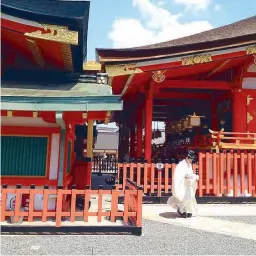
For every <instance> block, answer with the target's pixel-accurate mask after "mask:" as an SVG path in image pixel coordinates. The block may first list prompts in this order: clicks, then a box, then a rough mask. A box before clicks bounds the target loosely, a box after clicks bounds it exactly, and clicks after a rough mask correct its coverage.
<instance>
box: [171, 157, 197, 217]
mask: <svg viewBox="0 0 256 256" xmlns="http://www.w3.org/2000/svg"><path fill="white" fill-rule="evenodd" d="M198 179H199V177H198V175H195V174H193V170H192V165H191V164H189V163H187V161H186V160H185V159H184V160H183V161H181V162H180V163H179V164H178V165H177V166H176V168H175V170H174V177H173V179H172V196H171V197H170V198H169V199H168V201H167V204H168V205H170V206H172V207H173V208H174V209H179V210H180V212H181V213H183V212H186V213H196V212H197V202H196V198H195V194H196V188H197V180H198Z"/></svg>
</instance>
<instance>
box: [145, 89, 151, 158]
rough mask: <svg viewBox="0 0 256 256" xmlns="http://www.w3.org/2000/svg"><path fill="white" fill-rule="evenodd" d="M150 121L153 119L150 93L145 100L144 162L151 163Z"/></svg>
mask: <svg viewBox="0 0 256 256" xmlns="http://www.w3.org/2000/svg"><path fill="white" fill-rule="evenodd" d="M152 119H153V95H152V92H149V93H147V94H146V99H145V160H146V161H147V162H148V163H151V154H152V147H151V141H152Z"/></svg>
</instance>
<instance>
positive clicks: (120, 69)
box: [106, 63, 143, 76]
mask: <svg viewBox="0 0 256 256" xmlns="http://www.w3.org/2000/svg"><path fill="white" fill-rule="evenodd" d="M106 72H107V73H108V75H109V76H122V75H132V74H135V73H142V72H143V71H142V70H141V69H139V68H136V64H135V63H133V64H120V65H106Z"/></svg>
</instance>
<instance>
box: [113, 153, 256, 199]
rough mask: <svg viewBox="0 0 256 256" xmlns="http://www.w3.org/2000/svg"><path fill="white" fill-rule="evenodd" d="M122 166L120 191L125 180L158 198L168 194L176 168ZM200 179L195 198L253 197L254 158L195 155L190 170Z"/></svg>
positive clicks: (255, 183) (255, 184)
mask: <svg viewBox="0 0 256 256" xmlns="http://www.w3.org/2000/svg"><path fill="white" fill-rule="evenodd" d="M156 167H157V165H156V164H140V163H122V164H118V181H119V184H118V186H119V187H120V188H124V187H125V186H126V179H127V178H129V179H131V180H133V181H135V182H136V183H137V184H138V185H141V186H142V187H143V192H144V193H147V194H157V196H162V195H164V194H169V193H170V192H171V184H172V177H173V173H174V170H175V167H176V164H163V168H161V169H157V168H156ZM197 169H198V174H199V176H200V179H199V182H198V191H197V193H198V196H200V197H203V196H207V195H212V196H224V195H225V196H235V197H238V196H254V197H255V196H256V154H255V152H251V153H239V152H235V153H232V152H228V153H199V161H198V164H194V165H193V170H194V172H196V170H197Z"/></svg>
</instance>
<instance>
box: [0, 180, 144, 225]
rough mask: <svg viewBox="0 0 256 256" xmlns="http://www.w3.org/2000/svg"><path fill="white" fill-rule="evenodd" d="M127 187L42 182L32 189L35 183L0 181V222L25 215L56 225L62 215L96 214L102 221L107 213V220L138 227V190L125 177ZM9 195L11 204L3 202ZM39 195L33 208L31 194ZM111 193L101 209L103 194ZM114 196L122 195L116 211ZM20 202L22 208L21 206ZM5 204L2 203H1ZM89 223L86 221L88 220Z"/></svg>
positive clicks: (86, 217)
mask: <svg viewBox="0 0 256 256" xmlns="http://www.w3.org/2000/svg"><path fill="white" fill-rule="evenodd" d="M127 184H129V185H128V187H127V189H125V190H124V191H121V190H117V189H116V187H115V186H113V188H112V190H103V189H102V188H99V189H98V190H91V189H89V188H87V189H79V190H78V189H76V187H75V186H73V188H72V189H63V187H58V188H56V189H49V188H48V187H47V186H45V188H44V189H35V186H33V185H32V186H31V188H29V189H24V188H21V186H20V185H17V187H16V188H8V186H7V185H3V188H2V189H1V195H2V203H1V222H5V221H6V220H7V219H8V217H11V218H12V219H13V221H12V222H14V223H16V222H18V221H19V219H20V218H24V219H26V220H27V221H28V222H33V221H35V218H37V221H38V218H39V219H40V220H41V221H42V222H46V221H47V219H48V218H52V220H54V219H55V221H56V226H57V227H60V226H63V218H66V219H65V222H67V221H69V222H75V221H77V220H79V221H83V222H89V218H90V217H97V222H102V217H109V219H110V221H111V222H115V221H116V217H122V218H123V222H124V223H125V224H126V223H129V222H130V223H132V224H133V225H135V226H137V227H141V222H142V190H141V188H140V187H138V186H137V185H136V184H135V183H133V182H131V181H129V180H128V181H127ZM8 194H9V195H12V196H13V198H14V200H15V204H13V207H9V206H8V205H7V195H8ZM36 195H41V196H42V197H43V199H42V206H41V210H38V209H37V210H36V209H35V208H36V207H35V196H36ZM92 195H96V196H97V197H98V200H97V207H94V208H96V210H95V211H93V210H90V209H89V201H90V198H91V196H92ZM106 195H111V207H110V210H108V211H104V209H103V197H104V196H106ZM49 196H51V197H55V202H54V203H55V207H54V208H53V209H51V210H49V205H48V204H49ZM78 196H82V198H83V199H82V200H83V202H84V207H83V209H80V210H79V209H78V207H77V203H76V202H77V197H78ZM24 197H25V198H26V202H29V204H27V205H26V206H24V204H22V201H23V199H24ZM118 197H124V210H123V211H118ZM22 205H23V206H24V207H25V208H26V207H27V208H26V209H24V208H23V207H22ZM4 206H5V207H4ZM89 223H90V222H89Z"/></svg>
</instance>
